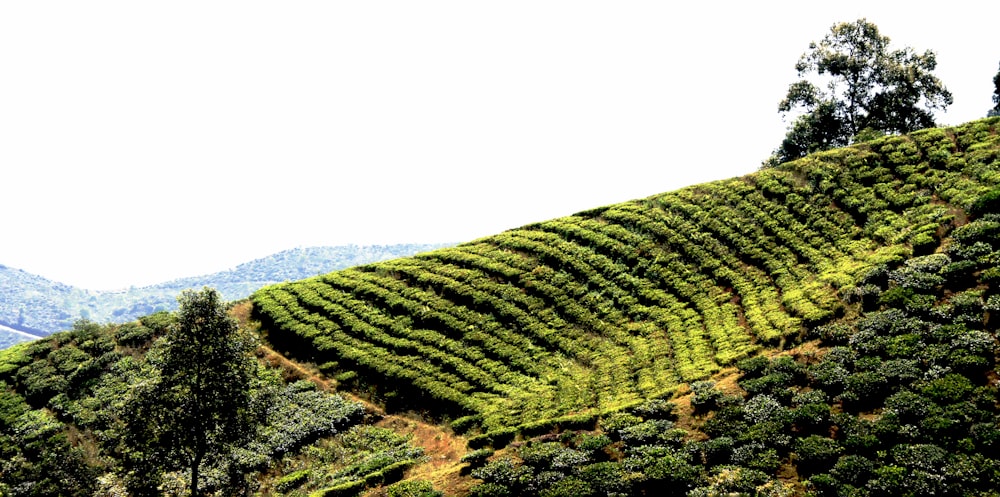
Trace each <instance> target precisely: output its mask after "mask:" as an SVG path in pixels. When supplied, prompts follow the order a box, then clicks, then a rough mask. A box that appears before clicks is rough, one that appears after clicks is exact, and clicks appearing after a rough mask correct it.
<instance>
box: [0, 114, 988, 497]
mask: <svg viewBox="0 0 1000 497" xmlns="http://www.w3.org/2000/svg"><path fill="white" fill-rule="evenodd" d="M998 278H1000V118H992V119H987V120H981V121H975V122H971V123H968V124H965V125H962V126H958V127H954V128H935V129H927V130H922V131H919V132H916V133H912V134H909V135H904V136H886V137H881V138H877V139H874V140H871V141H868V142H864V143H858V144H856V145H853V146H851V147H847V148H842V149H836V150H830V151H826V152H821V153H817V154H813V155H809V156H807V157H805V158H802V159H799V160H796V161H793V162H790V163H786V164H783V165H781V166H778V167H775V168H770V169H765V170H761V171H759V172H757V173H754V174H750V175H747V176H744V177H740V178H733V179H728V180H722V181H716V182H711V183H705V184H700V185H695V186H692V187H688V188H684V189H681V190H677V191H673V192H667V193H663V194H660V195H655V196H652V197H649V198H645V199H638V200H633V201H628V202H623V203H620V204H614V205H609V206H604V207H598V208H594V209H591V210H588V211H585V212H580V213H578V214H576V215H573V216H568V217H564V218H558V219H552V220H548V221H543V222H539V223H534V224H531V225H527V226H524V227H520V228H517V229H512V230H509V231H506V232H503V233H499V234H497V235H494V236H490V237H485V238H482V239H479V240H474V241H470V242H467V243H463V244H460V245H458V246H455V247H450V248H442V249H438V250H434V251H431V252H426V253H422V254H418V255H414V256H409V257H403V258H397V259H392V260H388V261H383V262H377V263H372V264H367V265H363V266H358V267H353V268H349V269H344V270H340V271H335V272H331V273H326V274H322V275H318V276H312V277H309V278H305V279H301V280H295V281H289V282H285V283H280V284H275V285H270V286H266V287H264V288H262V289H260V290H258V291H256V292H254V293H253V294H252V295H251V297H250V298H249V300H247V301H246V302H243V303H241V304H239V305H238V306H237V307H236V309H235V310H234V312H236V313H237V314H238V315H240V316H241V317H242V319H243V320H244V322H245V323H246V324H247V325H248V326H252V327H254V328H256V329H257V330H258V331H259V332H260V334H261V336H262V337H263V338H264V340H265V345H266V346H265V347H264V348H262V352H261V354H262V357H263V358H266V359H267V362H268V363H270V364H275V365H281V366H282V367H283V368H285V373H284V376H285V377H286V379H288V380H294V379H296V378H306V379H309V380H310V381H311V382H312V383H310V385H314V386H307V385H304V384H302V383H297V382H294V381H292V382H290V383H288V384H287V385H286V386H284V387H281V388H284V389H285V390H282V391H283V392H285V393H283V394H282V398H283V399H286V400H285V401H283V402H285V403H283V404H280V405H279V406H276V411H280V412H291V411H281V409H285V408H287V406H291V405H301V406H304V408H305V409H308V410H309V412H310V413H316V414H315V415H316V416H324V415H329V416H332V417H338V416H339V419H342V420H344V421H343V423H344V424H340V425H337V429H336V430H335V431H338V432H343V433H341V434H340V435H337V436H333V434H331V433H329V432H328V431H323V430H320V429H314V428H310V426H311V425H309V423H307V422H305V420H306V418H308V417H309V416H302V417H299V416H296V417H294V420H295V423H301V424H300V425H296V426H292V425H291V424H290V423H284V424H283V423H281V422H280V419H281V418H280V417H279V418H277V419H275V420H274V423H275V427H274V428H273V430H274V432H273V433H275V435H274V436H272V437H271V438H268V439H267V441H266V442H267V443H271V444H273V445H267V444H264V445H262V446H261V447H262V448H261V450H260V451H259V453H260V454H261V456H260V457H259V458H257V459H255V460H254V462H253V464H250V463H249V462H247V463H246V464H245V465H243V466H239V465H235V466H232V467H230V468H229V470H230V471H231V470H232V469H233V468H238V470H239V471H245V473H240V474H248V475H251V476H250V477H249V478H248V480H252V481H253V482H256V484H259V487H258V488H259V490H258V492H259V494H260V495H265V494H267V495H270V494H271V492H274V493H279V492H280V493H282V494H286V495H306V494H310V495H355V494H358V493H360V492H362V491H364V490H365V489H366V488H367V489H369V490H368V492H369V495H383V494H388V495H420V494H421V493H422V492H426V491H427V487H428V486H432V487H433V488H436V489H446V490H447V491H448V492H449V494H454V495H469V494H471V495H477V496H502V495H525V496H531V495H545V496H570V495H572V496H586V495H610V494H617V495H649V494H652V493H658V494H665V495H694V496H708V495H724V494H737V495H775V496H779V495H823V496H826V495H830V496H832V495H862V496H868V495H870V496H880V495H886V496H888V495H928V494H936V495H998V494H997V491H996V489H997V488H998V487H1000V460H997V459H996V456H995V454H996V453H997V452H996V451H997V450H998V449H1000V428H998V426H1000V424H998V423H1000V408H998V401H1000V395H998V388H997V387H998V378H1000V373H998V369H997V356H998V354H997V352H998V351H1000V347H998V342H997V335H996V333H997V319H996V318H995V317H993V316H992V314H995V313H996V312H998V311H1000V294H998V292H997V286H996V285H997V282H998ZM170 319H171V318H170V314H168V313H159V314H154V315H152V316H148V317H144V318H143V319H142V320H140V322H138V323H133V324H123V325H108V326H107V327H105V328H103V329H102V330H96V329H95V328H94V326H96V325H91V326H90V327H82V328H80V327H78V328H77V329H74V330H73V331H72V332H69V333H60V334H56V335H54V336H53V337H52V338H50V339H47V340H42V341H39V342H37V343H33V344H30V346H28V345H22V346H17V347H14V348H12V349H10V350H9V351H7V352H5V353H3V354H2V355H0V394H2V395H3V397H2V398H0V400H2V401H3V402H0V407H2V409H0V442H3V443H2V444H0V445H2V448H3V451H4V452H3V453H2V455H3V456H4V458H5V459H6V460H8V461H14V462H12V463H9V464H8V465H7V466H4V467H2V468H0V484H6V485H8V487H7V488H9V489H30V488H32V486H31V485H33V484H34V483H32V482H36V481H41V480H38V478H42V477H40V476H37V475H38V474H44V471H41V470H40V468H43V467H45V464H53V461H52V458H51V456H49V457H46V455H47V454H48V455H51V454H69V455H72V456H73V457H63V456H60V457H62V458H63V460H67V461H74V464H75V465H74V466H72V468H76V469H78V471H77V472H74V473H73V474H71V475H64V476H65V477H66V478H67V479H66V480H65V481H76V482H81V483H77V485H82V484H84V483H86V482H90V483H89V485H90V487H89V488H95V489H96V488H102V489H104V490H108V489H111V488H116V487H115V485H116V483H115V482H116V481H117V480H116V478H117V476H115V473H114V471H115V470H114V468H115V463H114V457H115V450H122V449H123V448H122V447H119V446H115V445H114V444H111V445H108V444H109V442H108V440H109V437H107V436H105V437H103V438H102V437H101V436H100V434H101V433H113V432H106V431H104V430H111V429H113V428H114V420H115V416H120V415H121V414H120V413H115V412H114V411H113V409H112V410H107V409H105V408H103V407H102V402H101V401H99V400H95V399H100V395H102V394H108V393H109V392H117V393H116V394H115V395H121V394H122V392H127V390H128V389H127V388H126V387H125V386H123V385H126V383H125V382H126V381H140V380H141V378H136V377H135V374H136V373H135V371H137V369H135V367H134V366H130V364H132V363H131V362H130V361H136V360H141V357H142V355H141V350H142V348H143V347H145V346H147V345H148V343H149V341H150V340H152V339H154V338H155V336H156V335H157V333H158V330H161V329H163V327H164V326H166V325H167V324H168V323H169V320H170ZM275 388H278V387H275ZM327 389H331V390H332V389H336V390H338V391H340V392H342V393H344V394H349V395H351V396H353V397H354V398H356V399H358V400H360V401H364V402H365V403H366V405H367V406H368V407H367V412H368V413H369V416H371V417H376V418H377V417H379V416H382V415H393V414H397V415H398V414H405V415H407V416H410V417H412V416H417V415H419V416H420V417H422V418H423V419H424V420H427V421H430V422H432V423H434V424H436V425H437V431H434V430H425V431H426V432H428V433H430V432H434V433H436V434H435V435H432V436H426V437H423V438H419V439H413V438H411V439H408V440H407V439H405V438H404V439H400V438H393V437H392V436H389V435H388V434H386V433H384V432H378V431H376V432H364V433H368V435H365V436H361V435H358V433H362V430H365V429H366V428H363V427H365V426H371V424H370V423H372V422H373V420H371V419H369V420H367V421H366V420H363V419H361V416H360V415H359V414H358V408H357V407H351V406H354V404H350V403H341V401H334V400H329V399H331V398H332V397H326V396H325V395H319V394H313V393H307V392H314V391H323V392H326V391H327ZM307 398H308V399H312V400H308V401H307V400H306V399H307ZM318 399H327V400H322V401H320V400H318ZM352 402H353V401H352ZM103 403H105V404H107V403H110V404H113V403H114V402H113V401H103ZM283 406H284V407H283ZM289 420H291V418H289ZM406 424H407V423H405V422H402V421H400V422H386V423H383V425H382V426H386V427H398V426H403V425H406ZM410 426H412V425H410ZM376 428H378V427H376ZM369 429H370V428H369ZM411 429H412V430H414V431H416V430H415V429H413V428H411ZM347 433H355V435H351V436H347ZM60 434H62V435H60ZM264 442H265V441H262V444H263V443H264ZM279 442H280V443H279ZM417 442H419V444H420V445H421V446H423V447H426V446H428V445H431V444H435V443H437V444H440V445H441V446H445V447H449V449H448V450H449V451H453V450H454V447H463V446H467V447H468V448H469V449H471V452H468V453H467V454H466V455H465V456H464V457H462V460H461V464H462V465H463V466H464V468H458V467H456V466H455V465H449V466H445V467H442V468H439V469H431V468H428V467H427V466H420V465H422V464H426V463H427V462H428V461H427V459H421V458H422V457H424V454H425V452H423V451H422V450H421V448H420V447H414V445H412V444H417ZM45 444H52V445H51V446H49V445H45ZM39 447H43V448H42V449H39ZM50 447H52V448H50ZM352 451H357V452H356V453H357V454H359V455H358V457H357V458H352V457H351V456H350V455H351V454H353V453H354V452H352ZM335 454H338V456H336V457H335V456H334V455H335ZM372 454H374V455H372ZM369 456H371V459H366V458H367V457H369ZM359 461H363V462H359ZM373 461H380V462H379V463H378V464H376V463H375V462H373ZM353 463H357V464H358V465H360V466H351V464H353ZM233 464H235V463H233ZM240 464H243V462H240ZM57 467H58V468H62V469H60V470H61V471H64V472H65V471H67V470H66V469H65V468H68V467H70V466H69V465H66V464H63V465H57ZM351 468H353V469H351ZM218 471H220V472H219V475H222V474H224V473H225V471H223V470H222V469H221V468H220V469H218ZM225 474H228V473H225ZM88 475H89V476H88ZM32 478H35V479H36V480H32ZM72 478H76V480H73V479H72ZM87 478H90V480H87ZM227 478H229V477H227ZM399 480H404V481H406V482H407V483H404V484H402V485H409V487H407V488H410V489H411V491H412V493H402V492H403V490H401V489H402V488H403V487H402V486H394V487H392V488H393V490H391V492H394V493H391V492H390V490H388V489H386V488H385V486H388V485H390V484H393V482H396V481H399ZM44 481H45V482H46V484H49V485H54V486H58V485H59V481H60V480H58V479H57V478H55V477H54V476H53V477H50V478H47V479H45V480H44ZM225 481H226V480H225V478H223V477H222V476H219V480H218V481H217V482H216V485H218V486H217V488H224V487H223V485H224V484H225ZM397 485H399V484H397ZM3 488H4V487H2V486H0V489H3ZM36 488H41V487H36ZM417 488H419V489H424V490H421V491H420V492H418V491H416V490H413V489H417ZM380 492H381V493H380ZM22 493H23V494H25V495H30V494H31V491H30V490H28V491H24V492H22ZM66 493H69V492H66ZM12 495H20V494H16V493H12Z"/></svg>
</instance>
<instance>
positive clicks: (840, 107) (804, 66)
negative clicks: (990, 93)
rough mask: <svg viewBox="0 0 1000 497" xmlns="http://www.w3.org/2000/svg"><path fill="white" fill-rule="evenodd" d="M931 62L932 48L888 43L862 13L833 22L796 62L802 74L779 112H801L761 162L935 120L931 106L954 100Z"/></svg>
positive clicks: (907, 129)
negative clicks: (851, 19) (893, 47)
mask: <svg viewBox="0 0 1000 497" xmlns="http://www.w3.org/2000/svg"><path fill="white" fill-rule="evenodd" d="M935 67H937V59H936V57H935V55H934V52H932V51H930V50H928V51H926V52H924V53H923V54H918V53H916V52H914V50H913V49H912V48H909V47H907V48H904V49H901V50H890V48H889V38H888V37H885V36H882V35H881V34H880V33H879V31H878V27H877V26H875V25H874V24H872V23H870V22H868V21H867V20H865V19H859V20H857V21H855V22H845V23H839V24H835V25H834V26H833V27H832V28H831V30H830V33H829V34H827V35H826V37H824V38H823V39H822V40H820V41H819V42H818V43H817V42H813V43H810V45H809V51H808V52H806V53H804V54H802V57H801V58H800V59H799V62H798V63H797V64H796V65H795V69H796V71H798V76H799V78H801V79H800V80H799V81H797V82H795V83H792V84H791V85H790V86H789V87H788V94H787V96H786V97H785V99H784V100H782V101H781V103H780V104H779V105H778V111H779V112H781V113H783V114H788V113H791V112H797V113H801V114H799V115H798V116H797V117H796V118H795V120H794V121H793V122H792V124H791V126H790V128H789V131H788V134H787V135H786V136H785V139H784V140H783V141H782V143H781V145H780V146H779V147H778V149H777V150H776V151H775V153H774V155H773V156H772V157H771V159H769V160H768V161H767V162H766V165H775V164H778V163H781V162H784V161H787V160H792V159H796V158H799V157H802V156H804V155H806V154H809V153H812V152H815V151H819V150H825V149H829V148H833V147H839V146H844V145H848V144H850V143H852V142H853V141H854V140H855V139H856V137H858V135H862V134H865V135H867V134H871V133H873V132H874V133H908V132H911V131H914V130H917V129H922V128H928V127H932V126H934V125H935V123H934V115H933V113H932V112H933V111H934V110H935V109H944V108H946V107H947V106H948V105H951V103H952V96H951V93H950V92H949V91H948V90H947V89H946V88H945V87H944V84H942V83H941V81H940V80H939V79H938V78H937V77H936V76H934V75H933V74H932V71H933V70H934V69H935Z"/></svg>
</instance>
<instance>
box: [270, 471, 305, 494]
mask: <svg viewBox="0 0 1000 497" xmlns="http://www.w3.org/2000/svg"><path fill="white" fill-rule="evenodd" d="M308 479H309V470H308V469H303V470H301V471H296V472H294V473H289V474H287V475H285V476H282V477H281V478H279V479H278V481H277V482H275V484H274V488H275V489H276V490H277V491H279V492H284V493H287V492H288V491H290V490H292V489H295V488H297V487H299V486H300V485H302V484H303V483H305V482H306V480H308Z"/></svg>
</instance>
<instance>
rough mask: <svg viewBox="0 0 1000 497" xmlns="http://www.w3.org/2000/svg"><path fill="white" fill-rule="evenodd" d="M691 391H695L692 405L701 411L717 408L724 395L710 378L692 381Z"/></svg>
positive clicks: (697, 410) (696, 410)
mask: <svg viewBox="0 0 1000 497" xmlns="http://www.w3.org/2000/svg"><path fill="white" fill-rule="evenodd" d="M691 391H692V392H693V393H694V395H693V396H692V397H691V406H692V407H694V410H695V412H699V413H701V412H707V411H710V410H712V409H715V408H717V407H718V402H719V399H721V398H722V396H723V394H722V392H721V391H719V390H718V389H717V388H715V382H714V381H710V380H702V381H696V382H693V383H691Z"/></svg>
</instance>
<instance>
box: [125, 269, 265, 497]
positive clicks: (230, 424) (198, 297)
mask: <svg viewBox="0 0 1000 497" xmlns="http://www.w3.org/2000/svg"><path fill="white" fill-rule="evenodd" d="M178 301H179V302H180V310H179V313H178V318H177V322H176V323H175V324H174V325H173V326H171V327H170V328H169V330H168V332H167V334H166V336H164V337H163V338H162V339H161V340H160V341H158V342H157V343H156V344H155V345H154V347H153V349H152V350H151V351H150V353H149V355H148V358H149V362H150V365H151V367H152V371H151V372H150V373H151V379H150V380H149V381H145V382H142V383H140V384H139V385H138V386H137V389H136V392H135V395H134V396H133V398H132V401H131V404H130V406H129V409H130V410H131V412H132V416H131V418H130V420H129V422H128V425H129V426H128V433H129V436H130V438H131V439H132V442H133V445H134V446H135V447H139V448H140V449H139V450H137V451H136V453H134V454H133V456H134V457H132V458H131V461H129V464H130V467H131V469H132V476H134V477H137V478H138V479H139V481H134V482H133V483H134V484H139V485H140V486H145V487H147V488H150V487H152V488H155V484H156V482H157V479H158V478H156V477H155V476H156V475H160V474H162V472H163V471H168V470H173V469H184V470H186V471H188V472H189V475H190V477H189V488H190V490H191V495H193V496H197V495H199V488H200V487H199V484H200V482H199V478H200V475H201V472H202V469H203V467H204V465H206V464H207V463H210V462H211V459H213V458H221V457H223V456H225V455H227V454H230V453H231V452H232V450H233V449H234V448H235V447H237V446H239V445H240V444H241V443H244V442H246V441H248V440H250V439H251V438H252V437H253V436H254V435H255V430H256V428H257V425H258V423H257V422H256V420H255V417H256V413H255V412H254V411H255V409H254V395H253V390H254V388H253V387H254V382H255V379H256V378H257V362H256V359H255V358H254V356H253V352H254V350H255V348H256V344H255V341H254V340H253V338H252V337H251V336H250V335H249V334H248V333H245V332H243V331H242V330H241V329H240V328H239V327H238V326H237V323H236V321H235V320H234V319H233V318H232V317H231V316H230V315H229V314H228V313H227V311H226V306H225V305H224V304H223V303H222V302H221V299H220V296H219V293H218V292H217V291H215V290H214V289H211V288H207V287H206V288H205V289H203V290H201V291H198V292H195V291H191V290H188V291H185V292H183V293H182V294H181V295H180V296H179V297H178Z"/></svg>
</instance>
